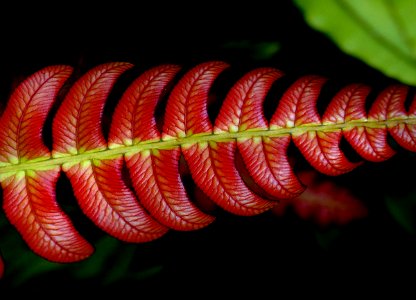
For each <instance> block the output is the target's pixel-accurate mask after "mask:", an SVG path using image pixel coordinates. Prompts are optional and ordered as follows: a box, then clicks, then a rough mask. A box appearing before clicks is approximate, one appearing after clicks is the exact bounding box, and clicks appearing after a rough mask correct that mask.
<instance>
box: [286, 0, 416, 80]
mask: <svg viewBox="0 0 416 300" xmlns="http://www.w3.org/2000/svg"><path fill="white" fill-rule="evenodd" d="M294 1H295V3H296V4H297V5H298V7H299V8H300V9H301V10H302V11H303V13H304V16H305V19H306V21H307V22H308V23H309V25H310V26H311V27H313V28H315V29H317V30H319V31H321V32H323V33H325V34H327V35H328V36H329V37H330V38H331V39H332V40H333V41H334V42H335V43H336V44H337V45H338V47H339V48H340V49H342V50H343V51H344V52H346V53H347V54H349V55H352V56H355V57H357V58H359V59H361V60H362V61H364V62H365V63H367V64H368V65H370V66H372V67H374V68H376V69H378V70H380V71H381V72H383V73H384V74H385V75H387V76H390V77H393V78H396V79H398V80H399V81H401V82H403V83H405V84H410V85H416V18H415V17H414V16H415V15H416V5H415V3H414V1H413V0H397V1H393V0H369V1H362V0H348V1H347V0H314V1H309V0H294Z"/></svg>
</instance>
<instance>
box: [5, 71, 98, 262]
mask: <svg viewBox="0 0 416 300" xmlns="http://www.w3.org/2000/svg"><path fill="white" fill-rule="evenodd" d="M71 72H72V69H71V68H70V67H66V66H53V67H49V68H46V69H43V70H41V71H39V72H37V73H35V74H34V75H32V76H31V77H29V78H28V79H27V80H25V81H24V82H22V83H21V84H20V85H19V86H18V87H17V89H16V90H15V92H14V93H13V95H12V96H11V98H10V101H9V105H8V108H7V109H6V111H5V113H4V115H3V117H2V119H1V123H0V134H1V140H0V149H1V150H0V153H1V154H0V157H1V161H2V162H3V164H6V163H7V164H9V165H10V164H18V163H22V162H25V161H27V160H30V159H36V160H39V159H47V158H49V157H50V152H49V150H48V149H47V148H46V146H45V145H43V142H42V126H43V123H44V122H45V119H46V116H47V114H48V112H49V110H50V108H51V106H52V104H53V101H54V100H55V98H56V96H57V93H58V91H59V89H60V88H61V87H62V85H63V83H64V82H65V81H66V79H67V78H68V77H69V76H70V74H71ZM59 173H60V166H55V167H45V168H44V169H38V170H32V169H31V168H27V169H26V170H22V171H18V172H16V173H5V174H2V177H1V178H0V179H1V184H2V187H3V193H4V202H3V208H4V210H5V213H6V216H7V218H8V219H9V220H10V222H11V223H12V224H13V225H14V226H15V227H16V228H17V230H18V231H19V233H20V234H21V235H22V237H23V239H24V240H25V241H26V243H27V244H28V245H29V246H30V248H31V249H32V250H33V251H34V252H36V253H37V254H39V255H41V256H43V257H45V258H47V259H49V260H51V261H57V262H72V261H77V260H80V259H84V258H86V257H88V256H89V255H90V254H91V253H92V252H93V248H92V247H91V246H90V245H89V244H88V243H87V242H86V241H85V240H84V239H83V238H82V237H81V236H80V235H79V234H78V232H77V231H76V230H75V228H74V227H73V225H72V223H71V222H70V220H69V218H68V217H67V216H66V215H65V214H64V212H63V211H62V210H61V209H60V208H59V206H58V204H57V202H56V198H55V183H56V180H57V179H58V176H59Z"/></svg>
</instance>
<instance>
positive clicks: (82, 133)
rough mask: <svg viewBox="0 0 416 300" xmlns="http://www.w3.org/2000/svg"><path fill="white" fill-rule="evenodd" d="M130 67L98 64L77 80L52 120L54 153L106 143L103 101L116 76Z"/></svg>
mask: <svg viewBox="0 0 416 300" xmlns="http://www.w3.org/2000/svg"><path fill="white" fill-rule="evenodd" d="M132 67H133V65H131V64H129V63H121V62H120V63H107V64H102V65H99V66H97V67H95V68H93V69H91V70H89V71H88V72H87V73H86V74H84V75H83V76H82V77H81V78H80V79H78V80H77V82H76V83H75V84H74V85H73V86H72V87H71V89H70V91H69V92H68V94H67V95H66V97H65V99H64V102H63V103H62V105H61V107H60V108H59V110H58V112H57V114H56V116H55V119H54V121H53V127H52V133H53V141H54V142H53V152H52V153H53V156H54V157H57V156H63V155H71V154H76V153H83V152H86V151H97V150H103V149H105V148H106V147H107V143H106V141H105V139H104V136H103V133H102V130H101V117H102V113H103V109H104V104H105V101H106V99H107V97H108V95H109V93H110V90H111V88H112V87H113V85H114V84H115V82H116V80H117V79H118V77H119V76H120V75H121V74H122V73H123V72H125V71H126V70H128V69H130V68H132ZM74 152H75V153H74Z"/></svg>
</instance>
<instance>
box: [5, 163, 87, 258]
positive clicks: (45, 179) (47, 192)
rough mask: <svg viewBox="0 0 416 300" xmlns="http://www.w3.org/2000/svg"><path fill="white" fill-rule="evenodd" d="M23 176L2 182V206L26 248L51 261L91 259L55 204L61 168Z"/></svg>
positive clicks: (78, 236)
mask: <svg viewBox="0 0 416 300" xmlns="http://www.w3.org/2000/svg"><path fill="white" fill-rule="evenodd" d="M23 172H24V171H23ZM25 173H26V174H25V176H17V174H16V175H14V176H10V177H8V178H7V179H5V180H4V181H2V187H3V190H4V203H3V207H4V210H5V213H6V216H7V218H8V219H9V220H10V222H11V223H12V224H13V225H14V226H15V227H16V228H17V230H18V231H19V233H20V234H21V235H22V237H23V239H24V240H25V241H26V243H27V244H28V245H29V247H30V248H31V249H32V250H33V251H34V252H35V253H37V254H38V255H40V256H42V257H44V258H46V259H48V260H50V261H54V262H75V261H79V260H82V259H84V258H86V257H88V256H90V255H91V254H92V252H93V248H92V247H91V245H90V244H88V242H87V241H86V240H85V239H83V238H82V237H81V236H80V235H79V233H78V232H77V231H76V229H75V228H74V227H73V225H72V224H71V222H70V220H69V218H68V217H67V216H66V215H65V214H64V213H63V212H62V210H61V209H60V208H59V206H58V204H57V203H56V199H55V184H56V181H57V179H58V176H59V173H60V168H59V167H56V168H55V169H51V170H47V171H30V172H25Z"/></svg>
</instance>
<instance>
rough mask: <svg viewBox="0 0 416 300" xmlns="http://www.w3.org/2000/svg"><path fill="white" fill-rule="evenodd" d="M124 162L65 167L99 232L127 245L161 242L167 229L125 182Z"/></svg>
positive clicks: (100, 162) (109, 161) (91, 162)
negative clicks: (157, 240)
mask: <svg viewBox="0 0 416 300" xmlns="http://www.w3.org/2000/svg"><path fill="white" fill-rule="evenodd" d="M122 166H123V158H122V157H118V158H114V159H112V160H109V159H105V160H95V159H94V160H87V161H85V162H83V163H81V164H76V165H74V166H72V167H65V165H64V167H63V170H64V171H65V172H66V174H67V175H68V177H69V178H70V180H71V183H72V185H73V186H74V192H75V196H76V198H77V199H78V200H79V204H80V206H81V209H82V210H83V211H84V212H85V213H86V214H87V216H88V217H90V218H91V220H92V221H94V222H95V223H96V224H97V225H98V226H99V227H100V228H102V229H103V230H105V231H106V232H108V233H109V234H111V235H112V236H114V237H116V238H118V239H120V240H123V241H126V242H147V241H150V240H154V239H156V238H159V237H160V236H162V235H163V234H165V233H166V232H167V228H165V227H164V226H161V225H159V224H158V223H156V222H155V221H154V220H153V219H152V218H151V217H149V215H148V214H147V213H146V212H145V211H144V210H143V208H142V207H141V206H140V205H139V203H138V202H137V199H136V198H135V196H134V194H133V193H132V192H131V191H130V190H129V189H128V188H127V186H126V184H125V183H124V182H123V180H122V173H121V169H122Z"/></svg>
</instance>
